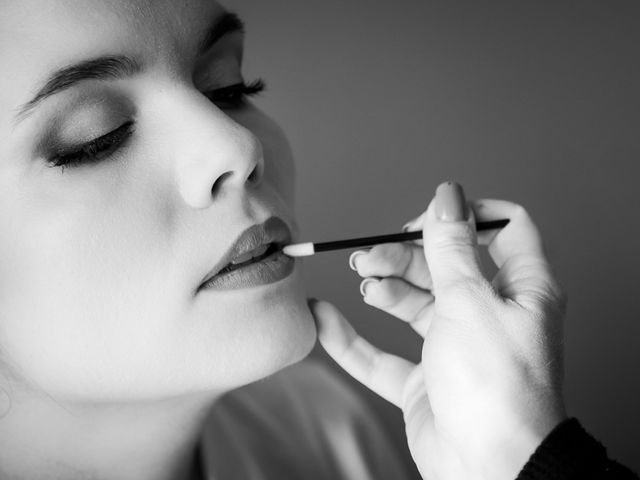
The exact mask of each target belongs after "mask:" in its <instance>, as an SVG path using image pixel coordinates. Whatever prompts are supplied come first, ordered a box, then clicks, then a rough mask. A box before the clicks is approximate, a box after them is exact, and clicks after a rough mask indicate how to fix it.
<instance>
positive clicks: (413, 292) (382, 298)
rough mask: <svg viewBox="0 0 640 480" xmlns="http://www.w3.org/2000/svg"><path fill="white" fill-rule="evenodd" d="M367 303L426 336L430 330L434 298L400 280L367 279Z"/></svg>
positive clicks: (363, 289) (364, 289)
mask: <svg viewBox="0 0 640 480" xmlns="http://www.w3.org/2000/svg"><path fill="white" fill-rule="evenodd" d="M361 291H362V292H363V294H364V302H365V303H367V304H369V305H371V306H373V307H376V308H379V309H380V310H382V311H384V312H387V313H389V314H390V315H393V316H395V317H397V318H399V319H400V320H403V321H405V322H407V323H409V324H410V325H411V327H412V328H413V329H414V330H415V331H416V332H418V333H419V334H420V335H422V336H423V337H424V336H425V335H426V333H427V330H428V329H429V324H430V321H431V318H432V315H431V313H432V310H433V308H432V306H433V302H434V297H433V295H431V293H429V292H426V291H424V290H421V289H419V288H416V287H415V286H413V285H411V284H409V283H407V282H405V281H404V280H402V279H400V278H393V277H390V278H381V279H378V278H371V277H370V278H365V279H364V280H363V281H362V283H361Z"/></svg>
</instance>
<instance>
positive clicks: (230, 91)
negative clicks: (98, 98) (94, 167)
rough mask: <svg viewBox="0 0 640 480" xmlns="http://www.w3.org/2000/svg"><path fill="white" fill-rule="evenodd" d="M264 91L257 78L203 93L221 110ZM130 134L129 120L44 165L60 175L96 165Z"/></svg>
mask: <svg viewBox="0 0 640 480" xmlns="http://www.w3.org/2000/svg"><path fill="white" fill-rule="evenodd" d="M264 89H265V82H264V80H262V79H260V78H259V79H257V80H254V81H253V82H251V83H249V84H246V83H245V82H240V83H236V84H234V85H229V86H227V87H222V88H217V89H215V90H208V91H206V92H203V94H204V95H205V96H206V97H207V98H208V99H209V100H210V101H211V102H213V103H214V104H216V105H217V106H218V107H219V108H221V109H223V110H233V109H237V108H241V107H243V106H244V105H245V100H246V98H247V97H250V96H252V95H257V94H258V93H260V92H262V91H263V90H264ZM134 131H135V123H134V122H133V120H129V121H127V122H125V123H123V124H122V125H120V126H119V127H118V128H116V129H115V130H112V131H111V132H109V133H107V134H106V135H103V136H101V137H99V138H95V139H93V140H90V141H89V142H86V143H84V144H82V145H80V146H76V147H72V148H70V149H68V150H66V151H63V152H59V153H56V154H55V155H53V156H52V157H51V158H49V160H48V165H47V166H48V167H60V168H61V169H62V172H64V169H65V168H69V167H74V166H78V165H82V164H86V163H96V162H98V161H100V160H102V159H104V158H107V157H109V156H111V155H112V154H113V153H115V152H116V151H117V150H118V149H119V148H121V147H122V146H124V145H125V143H126V141H127V139H129V137H131V134H133V132H134Z"/></svg>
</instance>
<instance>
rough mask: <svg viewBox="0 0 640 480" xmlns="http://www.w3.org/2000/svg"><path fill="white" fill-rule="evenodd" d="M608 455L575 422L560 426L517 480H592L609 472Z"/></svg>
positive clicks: (539, 448)
mask: <svg viewBox="0 0 640 480" xmlns="http://www.w3.org/2000/svg"><path fill="white" fill-rule="evenodd" d="M607 461H608V459H607V452H606V450H605V448H604V447H603V446H602V445H601V444H600V443H599V442H598V441H597V440H596V439H595V438H593V437H592V436H591V435H589V434H588V433H587V432H586V431H585V429H584V428H582V425H580V423H579V422H578V420H577V419H575V418H570V419H567V420H565V421H563V422H561V423H560V424H558V425H557V426H556V427H555V428H554V429H553V430H552V431H551V433H549V435H547V438H545V439H544V441H543V442H542V443H541V444H540V445H539V446H538V448H537V449H536V451H535V452H533V454H532V455H531V458H530V459H529V461H528V462H527V464H526V465H525V466H524V468H523V469H522V470H521V471H520V474H519V475H518V478H517V479H516V480H541V479H544V480H569V479H574V478H576V479H577V478H589V476H590V474H592V473H593V472H596V471H599V470H601V469H603V468H606V467H605V466H606V464H607Z"/></svg>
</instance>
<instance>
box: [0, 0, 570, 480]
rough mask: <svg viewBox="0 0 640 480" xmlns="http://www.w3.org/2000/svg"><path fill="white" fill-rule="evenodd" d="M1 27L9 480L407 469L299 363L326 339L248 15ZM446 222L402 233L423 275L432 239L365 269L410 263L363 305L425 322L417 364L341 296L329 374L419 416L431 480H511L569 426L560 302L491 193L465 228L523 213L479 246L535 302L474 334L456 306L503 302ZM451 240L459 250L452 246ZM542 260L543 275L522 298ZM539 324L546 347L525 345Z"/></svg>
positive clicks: (9, 9) (332, 315)
mask: <svg viewBox="0 0 640 480" xmlns="http://www.w3.org/2000/svg"><path fill="white" fill-rule="evenodd" d="M0 12H1V13H0V62H1V64H2V65H4V66H8V67H5V68H4V69H3V71H4V72H5V73H4V75H2V76H0V87H1V88H0V102H1V106H0V135H1V136H2V138H3V141H2V143H1V145H0V158H1V159H2V161H1V163H0V169H1V172H0V179H1V180H0V182H2V185H0V196H1V197H0V198H1V201H0V205H2V206H1V207H0V220H1V221H2V225H3V228H2V232H3V233H2V235H1V237H0V238H1V239H0V265H1V268H0V279H1V280H0V285H1V286H0V305H1V307H0V312H1V314H0V355H1V357H0V374H1V379H0V387H1V389H0V391H1V392H2V393H1V395H0V477H1V478H20V479H21V478H28V479H45V478H65V479H77V478H105V479H116V478H117V479H129V478H131V479H147V478H148V479H172V480H174V479H180V480H183V479H189V480H195V479H198V478H351V479H355V478H358V479H367V478H405V477H406V472H405V471H404V468H403V466H402V465H401V464H400V463H399V461H398V459H397V458H396V456H395V455H394V453H393V446H392V445H389V444H388V443H387V442H386V440H385V435H384V432H383V430H382V429H381V428H380V426H379V425H378V424H377V423H376V422H375V419H374V418H373V417H372V416H371V415H370V414H368V412H367V409H366V407H365V406H364V405H363V404H362V402H361V401H359V400H358V399H357V397H356V396H355V395H354V394H353V393H352V392H351V391H349V390H348V389H347V388H346V387H345V386H344V385H343V384H342V383H340V382H339V381H338V380H337V379H336V378H335V377H333V376H331V375H330V374H329V373H327V371H326V370H324V369H322V368H321V367H319V366H317V365H306V364H304V362H303V363H299V364H298V365H295V366H293V365H294V364H296V363H297V362H299V361H300V360H301V359H303V358H304V357H305V356H306V355H307V353H308V352H309V351H310V350H311V348H312V346H313V345H314V342H315V338H316V336H315V332H316V330H315V325H314V318H313V317H312V315H311V313H310V311H309V309H308V306H307V303H306V300H305V293H304V290H303V288H302V287H301V282H300V268H299V265H297V264H296V263H295V262H294V261H293V260H292V259H289V258H287V257H285V256H284V255H282V254H280V253H278V247H279V246H280V245H282V244H284V243H288V242H290V241H291V240H292V239H295V237H296V226H295V221H294V219H293V217H292V213H291V212H292V204H293V180H292V179H293V161H292V158H291V153H290V150H289V148H288V145H287V142H286V140H285V138H284V136H283V134H282V133H281V132H280V130H279V129H278V127H277V126H276V125H275V124H274V123H273V122H272V121H271V120H270V119H269V118H268V117H267V116H265V115H264V114H263V113H262V112H260V111H259V110H258V109H256V108H255V107H254V106H253V105H251V103H249V102H247V101H246V99H245V97H246V96H248V95H251V94H254V93H257V92H259V91H260V89H261V87H262V85H261V83H260V82H251V83H249V82H245V80H244V79H243V77H242V73H241V60H242V32H241V30H242V25H241V22H240V21H239V20H238V18H237V17H235V16H234V15H232V14H229V13H228V12H226V11H225V10H224V9H223V8H222V7H221V6H220V5H218V4H217V3H214V2H206V1H204V0H203V1H200V2H188V3H186V4H184V5H183V4H178V2H171V1H168V0H167V1H163V2H143V1H138V2H129V1H124V0H122V1H113V2H99V1H97V0H95V1H82V2H79V1H78V2H45V1H44V0H29V1H24V2H4V3H3V4H2V5H1V9H0ZM443 191H444V194H445V196H446V195H449V196H450V194H449V193H447V192H448V191H450V190H447V189H444V190H443ZM462 204H464V202H463V203H462ZM442 205H443V204H441V207H440V209H441V210H442V209H443V208H444V207H442ZM456 205H457V207H455V208H454V210H455V211H456V212H457V213H454V214H453V216H452V217H451V218H452V219H454V220H460V222H455V227H452V228H451V229H449V228H448V226H446V225H445V224H441V223H438V222H437V221H436V220H435V219H436V215H435V213H434V208H435V207H434V206H431V207H430V209H429V210H427V212H426V214H425V215H423V216H422V217H421V219H419V220H416V221H415V222H413V223H412V224H411V225H410V228H420V226H424V227H425V231H428V232H429V233H428V234H427V235H426V236H425V244H424V250H425V252H426V258H427V260H428V262H429V269H427V267H426V262H425V257H424V255H422V254H421V252H422V247H419V246H409V245H406V246H386V247H381V248H378V247H376V248H375V249H373V250H372V251H371V253H370V254H368V255H362V256H361V257H359V258H357V259H356V257H358V256H356V257H354V266H355V268H357V270H358V272H359V273H361V274H363V275H364V276H367V277H375V278H376V279H377V278H380V277H386V276H388V275H391V276H392V277H397V276H399V273H400V270H398V269H399V268H400V267H401V266H402V265H403V263H402V262H403V261H404V262H405V263H404V267H403V268H404V270H402V272H403V275H405V274H406V276H405V278H404V280H398V279H389V280H385V281H377V280H373V279H369V280H368V281H366V282H365V284H364V285H363V291H364V292H365V294H366V295H365V301H367V302H368V303H371V304H373V305H376V306H379V307H380V308H383V309H385V310H387V311H389V312H390V313H392V314H394V315H397V316H399V317H400V318H404V319H406V320H412V319H414V318H415V319H416V321H415V322H413V325H414V326H415V327H416V329H417V330H418V331H419V332H422V333H424V332H425V330H426V329H427V327H428V328H429V336H428V337H426V339H425V350H424V358H423V360H424V362H423V366H424V369H423V367H422V366H419V367H415V366H411V365H409V364H407V363H406V362H404V361H402V360H401V359H396V358H391V357H387V356H384V355H379V354H378V353H377V352H376V351H375V350H372V348H371V347H370V346H367V345H366V343H364V342H363V341H360V340H358V339H357V337H355V336H354V334H353V332H352V331H351V330H349V328H348V326H347V325H346V324H345V323H344V319H343V318H342V317H341V316H340V315H339V313H338V312H337V311H336V310H335V309H334V308H333V307H332V306H331V305H330V304H328V303H326V302H317V303H315V304H314V305H313V307H312V309H313V313H314V314H315V315H316V317H317V318H316V320H317V322H318V325H319V327H320V336H321V340H322V342H323V344H324V346H325V348H326V349H327V350H328V351H329V352H330V353H331V354H332V355H334V357H335V358H336V360H337V361H338V362H339V363H341V364H342V365H343V366H344V367H345V368H346V369H347V370H349V371H350V372H351V373H353V374H354V375H355V376H356V377H357V378H359V379H362V380H363V381H365V382H366V383H367V384H368V385H370V386H372V388H374V389H375V390H376V391H378V392H379V393H381V394H382V395H383V396H385V397H386V398H388V399H389V400H390V401H392V402H394V403H396V404H397V405H399V406H402V407H403V408H404V411H405V418H406V421H407V434H408V438H409V445H410V447H411V449H412V453H413V455H414V459H415V460H416V464H417V465H418V467H419V468H420V470H421V472H422V473H423V475H425V477H427V478H431V477H430V475H431V473H434V475H435V477H434V478H466V477H468V476H470V475H474V476H475V475H478V474H479V473H480V474H484V475H485V476H487V477H490V478H511V477H513V475H515V474H517V472H518V469H519V468H521V467H522V465H523V464H524V463H525V462H526V461H527V458H528V456H529V455H530V454H531V453H532V452H533V450H534V449H535V448H536V445H537V443H538V442H539V441H541V439H543V438H544V436H545V435H546V434H547V433H548V432H549V431H550V430H551V429H552V428H554V426H555V425H557V424H558V422H561V421H562V420H563V419H564V418H565V416H566V415H565V413H564V409H563V406H562V401H561V398H560V397H559V396H558V393H557V392H558V388H557V387H558V383H559V375H558V373H559V372H560V369H559V367H557V365H558V359H559V353H558V352H559V348H557V343H554V342H551V343H550V345H551V346H552V347H551V348H549V347H548V345H549V344H548V343H545V342H544V341H543V340H545V339H546V337H547V336H551V337H553V338H559V336H558V335H557V333H554V329H556V328H557V326H558V325H559V320H560V316H561V311H562V301H561V300H560V299H561V295H559V294H558V290H557V287H556V285H555V282H554V281H553V279H552V277H551V276H550V274H549V272H548V270H547V267H546V264H545V262H544V260H543V257H542V254H541V249H540V246H539V239H538V237H537V233H536V231H535V227H533V224H532V223H531V222H530V221H529V220H528V217H526V214H524V211H523V210H522V209H520V208H519V207H517V206H514V205H513V204H510V203H508V202H491V201H485V202H478V203H476V204H474V205H473V206H474V210H473V211H474V212H475V215H477V216H481V217H487V218H495V217H496V216H507V217H508V218H510V219H511V221H512V223H511V224H510V226H509V227H507V229H505V230H504V232H501V233H499V234H497V235H496V232H493V233H490V234H488V235H487V236H486V237H484V241H486V242H492V245H493V249H494V252H495V255H496V259H497V261H498V263H499V265H500V266H502V272H503V273H502V275H499V277H498V279H497V282H496V286H497V287H498V291H499V292H500V293H502V294H504V295H507V296H508V295H510V294H514V293H518V292H523V295H525V297H526V298H527V299H529V303H528V304H527V302H524V303H525V304H527V305H526V306H528V307H529V308H526V307H525V308H518V306H517V305H513V304H511V305H507V306H503V307H496V305H497V300H496V302H494V304H492V305H490V306H491V307H492V308H495V309H494V310H491V308H486V309H485V310H484V313H485V314H486V315H487V318H486V319H485V320H487V319H488V321H491V319H492V318H493V317H492V316H491V314H495V315H497V318H499V319H501V320H504V318H502V317H503V316H502V315H500V314H504V316H509V315H514V316H515V318H517V319H518V320H519V321H521V322H523V323H524V324H525V325H526V328H524V329H522V330H518V329H514V331H511V330H509V328H508V324H507V331H506V334H505V330H504V328H505V322H502V323H501V322H500V321H496V322H495V329H494V332H497V333H500V334H505V336H506V338H507V339H508V340H510V341H511V342H512V343H509V344H507V343H508V342H504V343H502V342H498V345H497V346H496V345H494V344H493V343H492V342H491V341H489V340H491V339H494V338H502V337H500V336H498V337H495V336H494V337H492V336H490V335H489V336H485V337H483V336H482V335H480V336H479V338H481V339H482V340H483V341H482V342H480V343H478V344H476V343H475V342H468V341H467V342H465V341H464V340H465V336H464V335H462V334H461V333H460V332H462V329H461V328H460V327H461V325H462V326H464V327H465V328H467V327H468V328H471V330H472V331H473V329H474V325H473V324H469V323H468V322H467V323H465V320H466V318H467V315H468V314H469V313H470V311H473V312H474V313H475V310H474V308H475V309H476V310H477V305H478V302H477V301H478V299H480V298H481V299H486V298H494V299H495V296H494V297H492V295H493V293H492V290H491V289H489V288H487V285H486V284H485V283H483V282H482V281H480V279H479V276H478V269H477V264H476V263H474V262H475V260H474V254H473V250H472V249H470V248H467V247H469V246H470V245H471V244H470V243H469V241H470V240H471V239H473V236H472V234H471V232H472V231H473V229H472V228H470V225H471V224H470V223H467V222H462V217H461V216H460V215H462V213H461V212H464V211H465V210H464V209H463V208H462V207H460V203H458V204H456ZM443 211H444V216H445V217H447V215H450V214H451V212H448V213H447V210H446V208H444V210H442V211H441V212H440V213H443ZM471 221H472V216H471V215H469V220H468V222H471ZM427 227H428V228H427ZM456 229H457V230H456ZM460 229H461V230H460ZM458 230H459V231H458ZM444 231H447V232H448V233H449V234H452V235H453V238H454V239H455V238H458V239H459V240H464V242H463V244H462V245H456V244H455V242H450V241H449V242H448V243H439V242H438V241H437V240H438V238H440V237H442V235H443V232H444ZM462 233H464V235H461V234H462ZM465 235H466V236H465ZM439 236H440V237H439ZM442 238H448V237H446V235H445V236H444V237H442ZM449 240H451V239H450V238H449ZM446 245H453V247H447V248H450V250H448V251H447V250H446V249H444V248H445V246H446ZM520 247H522V248H523V250H522V251H518V248H520ZM521 253H524V255H519V254H521ZM457 254H460V255H459V256H458V257H455V255H457ZM394 255H395V256H394ZM407 255H409V256H407ZM451 258H454V259H455V258H458V260H461V261H460V262H458V263H451V264H447V262H446V260H447V259H451ZM513 258H516V260H513V261H512V263H509V259H513ZM403 259H404V260H403ZM406 259H410V260H411V262H406ZM454 265H455V266H458V267H459V268H458V267H457V268H455V269H453V270H451V269H450V268H449V267H451V266H454ZM527 269H531V272H532V273H533V274H534V276H535V277H536V279H537V280H536V281H538V283H535V282H534V283H532V284H531V285H529V284H527V283H526V281H527V280H528V278H527V277H526V276H525V277H516V278H515V281H514V277H513V274H514V272H515V273H518V272H526V271H527ZM429 272H430V273H429ZM461 278H462V279H466V280H468V281H465V282H462V284H461V285H462V287H464V288H461V287H459V286H456V287H454V285H459V282H458V280H460V279H461ZM519 280H522V281H523V282H524V284H519V283H518V281H519ZM372 282H373V283H375V285H373V284H372ZM529 286H533V287H536V286H537V287H540V286H543V287H544V288H543V290H537V289H536V288H533V289H528V287H529ZM427 290H432V291H433V292H432V293H434V294H435V295H437V296H438V302H436V303H438V305H441V306H444V307H446V308H444V310H443V308H440V309H434V308H430V305H431V304H434V301H433V297H432V296H431V293H429V292H428V291H427ZM447 298H449V302H447ZM453 299H455V301H453ZM460 299H471V300H474V299H475V301H476V302H475V303H474V302H473V301H464V300H460ZM434 305H435V304H434ZM485 306H486V304H485ZM522 306H523V305H521V307H522ZM496 309H497V310H496ZM418 312H420V313H418ZM538 320H542V321H540V322H537V321H538ZM485 323H486V322H485ZM479 324H482V322H479ZM501 329H502V330H501ZM482 332H483V331H482V330H479V331H478V332H477V333H480V334H481V333H482ZM530 333H533V334H535V335H537V336H536V338H538V339H540V340H541V342H538V343H536V344H535V345H534V346H530V345H528V344H526V345H525V344H524V343H522V341H523V338H524V337H526V335H528V334H530ZM509 335H511V337H509ZM519 341H520V343H519ZM456 342H457V343H456ZM512 344H515V345H520V346H521V350H520V351H519V352H518V353H520V354H521V355H520V356H517V355H514V352H513V349H512V347H511V346H509V345H512ZM354 347H360V349H358V348H354ZM345 352H346V353H345ZM466 352H468V353H469V355H467V354H466ZM476 355H479V356H480V358H484V360H485V361H484V362H483V363H480V364H474V365H470V358H476ZM368 358H369V359H370V358H375V359H380V361H379V362H378V363H377V364H374V365H372V364H370V363H368V362H367V359H368ZM514 358H516V360H517V361H516V362H511V360H513V359H514ZM507 360H508V361H507ZM548 364H552V365H555V366H556V368H553V369H547V368H536V367H540V366H541V365H548ZM376 365H377V367H376ZM288 366H292V367H291V368H288V369H286V370H285V371H283V372H282V373H278V374H277V375H273V376H272V379H271V381H270V382H269V383H266V382H265V383H263V384H262V383H260V382H258V383H256V384H254V385H253V388H251V387H250V388H249V389H248V390H243V393H241V394H237V395H235V396H234V394H233V393H232V394H231V395H229V396H226V397H225V398H224V399H221V397H222V396H223V395H224V394H225V393H227V392H230V391H231V390H234V389H236V388H237V387H240V386H243V385H247V384H250V383H252V382H255V381H256V380H259V379H262V378H265V377H267V376H271V375H272V374H274V373H275V372H278V371H280V370H283V369H285V367H288ZM474 366H476V367H477V368H473V367H474ZM374 367H375V368H374ZM372 372H373V373H375V375H370V374H371V373H372ZM447 372H448V373H451V372H453V373H455V374H456V375H455V376H447V375H446V373H447ZM469 372H471V373H473V375H470V374H469ZM504 377H507V378H513V379H515V381H514V382H511V383H509V382H503V379H504ZM477 378H481V379H482V381H481V382H478V380H477ZM518 380H525V381H521V382H520V383H518ZM529 380H531V382H529ZM514 385H517V387H518V390H517V391H515V392H514V390H513V386H514ZM531 385H533V386H534V387H533V389H532V388H531ZM427 391H428V396H427V393H425V392H427ZM522 399H525V400H526V401H527V402H528V406H529V407H530V406H534V407H535V408H533V409H528V408H527V409H524V410H523V409H522V407H521V405H522V402H521V401H522ZM214 404H217V408H216V409H215V414H214V415H210V414H211V408H212V406H213V405H214ZM450 407H451V408H450ZM434 418H437V419H438V424H439V425H440V424H441V425H442V427H443V429H441V430H438V432H437V433H438V435H434V433H436V431H435V430H433V429H431V428H430V422H432V419H434ZM470 432H471V433H473V434H474V435H469V433H470ZM513 432H516V433H517V435H513ZM505 438H506V439H509V440H510V441H509V442H505ZM505 452H506V453H505ZM487 458H492V459H495V460H496V461H495V462H493V463H494V464H492V465H490V466H488V465H487V462H486V459H487Z"/></svg>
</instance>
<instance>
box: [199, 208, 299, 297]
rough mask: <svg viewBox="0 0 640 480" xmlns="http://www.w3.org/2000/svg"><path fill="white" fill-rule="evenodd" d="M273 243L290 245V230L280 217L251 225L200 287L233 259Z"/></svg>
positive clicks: (217, 263)
mask: <svg viewBox="0 0 640 480" xmlns="http://www.w3.org/2000/svg"><path fill="white" fill-rule="evenodd" d="M270 243H275V244H277V245H278V246H280V245H286V244H288V243H291V230H290V229H289V226H288V225H287V224H286V223H285V221H284V220H282V219H281V218H280V217H269V218H268V219H267V220H266V221H264V222H263V223H259V224H256V225H252V226H250V227H249V228H247V229H246V230H245V231H243V232H242V233H241V234H240V235H239V236H238V238H236V240H235V241H234V242H233V244H232V245H231V247H229V249H227V251H226V252H225V254H224V255H223V256H222V258H220V259H219V260H218V261H217V262H216V264H215V266H214V267H213V268H212V269H211V270H210V271H209V273H207V275H206V277H205V278H204V280H203V281H202V283H201V286H202V285H203V284H205V283H207V282H208V281H209V280H211V279H212V278H213V277H215V276H216V275H217V274H218V272H219V271H220V270H222V269H223V268H224V267H226V266H227V265H228V264H229V263H230V262H231V261H232V260H233V259H234V258H236V257H239V256H240V255H244V254H245V253H248V252H251V251H253V250H255V249H256V248H258V247H260V246H262V245H268V244H270Z"/></svg>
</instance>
